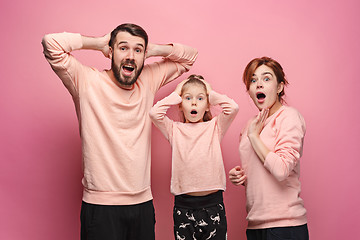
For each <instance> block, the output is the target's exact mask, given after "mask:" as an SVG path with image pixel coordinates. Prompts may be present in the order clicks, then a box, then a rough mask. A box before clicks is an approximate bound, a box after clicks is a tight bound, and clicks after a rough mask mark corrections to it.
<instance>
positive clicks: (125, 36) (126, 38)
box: [116, 32, 145, 47]
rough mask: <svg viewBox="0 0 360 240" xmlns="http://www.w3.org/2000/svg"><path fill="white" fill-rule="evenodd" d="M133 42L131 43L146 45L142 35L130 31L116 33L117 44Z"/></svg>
mask: <svg viewBox="0 0 360 240" xmlns="http://www.w3.org/2000/svg"><path fill="white" fill-rule="evenodd" d="M122 43H124V44H126V43H127V44H131V45H141V46H143V47H145V40H144V39H143V38H141V37H138V36H134V35H131V34H130V33H128V32H119V33H118V34H117V35H116V44H122Z"/></svg>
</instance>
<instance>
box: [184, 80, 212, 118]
mask: <svg viewBox="0 0 360 240" xmlns="http://www.w3.org/2000/svg"><path fill="white" fill-rule="evenodd" d="M203 81H204V77H203V76H201V75H196V74H192V75H190V76H189V77H188V79H187V81H186V82H185V83H184V84H183V86H182V88H181V94H180V96H182V95H183V92H184V90H185V87H186V86H188V85H190V84H198V85H200V86H202V87H203V88H204V90H205V92H206V97H207V102H208V104H209V105H210V103H209V96H208V94H207V88H206V85H205V83H204V82H203ZM181 113H182V114H181V118H182V121H183V122H184V123H185V122H186V119H185V116H184V113H183V112H182V111H181ZM211 119H212V115H211V112H210V110H209V111H206V112H205V114H204V117H203V121H204V122H207V121H210V120H211Z"/></svg>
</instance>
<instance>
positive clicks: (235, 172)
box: [229, 166, 246, 186]
mask: <svg viewBox="0 0 360 240" xmlns="http://www.w3.org/2000/svg"><path fill="white" fill-rule="evenodd" d="M229 179H230V181H231V182H232V183H233V184H234V185H236V186H238V185H244V184H245V182H246V175H245V171H244V169H242V168H241V167H240V166H236V167H234V168H233V169H231V170H230V172H229Z"/></svg>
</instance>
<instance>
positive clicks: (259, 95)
mask: <svg viewBox="0 0 360 240" xmlns="http://www.w3.org/2000/svg"><path fill="white" fill-rule="evenodd" d="M256 98H257V99H258V102H259V103H262V102H264V101H265V98H266V95H265V94H264V93H262V92H259V93H256Z"/></svg>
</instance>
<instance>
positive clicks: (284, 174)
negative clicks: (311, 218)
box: [239, 106, 307, 229]
mask: <svg viewBox="0 0 360 240" xmlns="http://www.w3.org/2000/svg"><path fill="white" fill-rule="evenodd" d="M247 131H248V127H246V128H245V129H244V131H243V132H242V135H241V139H240V147H239V151H240V160H241V162H242V167H243V168H244V169H245V174H246V175H247V180H246V184H245V187H246V210H247V212H248V215H247V220H248V228H249V229H261V228H271V227H284V226H299V225H303V224H306V222H307V220H306V209H305V207H304V203H303V200H302V199H301V198H300V191H301V187H300V181H299V177H300V162H299V159H300V157H301V155H302V150H303V140H304V135H305V121H304V119H303V117H302V116H301V114H300V113H299V112H298V111H297V110H296V109H294V108H291V107H287V106H282V107H281V108H280V109H279V110H278V111H276V112H275V113H274V114H273V115H271V116H270V117H269V118H268V119H267V120H266V122H265V126H264V128H263V130H262V132H261V134H260V138H261V140H262V141H263V142H264V144H265V145H266V146H267V147H268V148H269V149H270V151H271V152H270V153H269V154H268V155H267V156H266V158H265V163H264V164H263V163H262V162H261V160H260V159H259V157H258V156H257V154H256V153H255V151H254V150H253V148H252V146H251V143H250V141H249V139H248V137H247Z"/></svg>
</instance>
